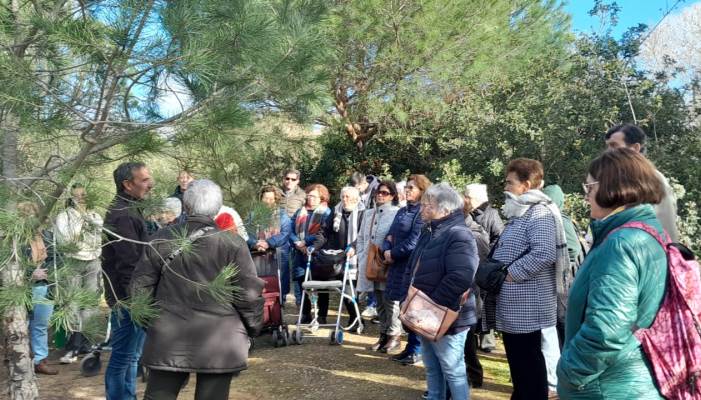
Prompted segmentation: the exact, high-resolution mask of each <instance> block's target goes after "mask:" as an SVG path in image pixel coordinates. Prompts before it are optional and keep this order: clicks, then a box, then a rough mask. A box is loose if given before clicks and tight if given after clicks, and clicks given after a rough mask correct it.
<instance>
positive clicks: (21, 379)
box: [0, 110, 39, 400]
mask: <svg viewBox="0 0 701 400" xmlns="http://www.w3.org/2000/svg"><path fill="white" fill-rule="evenodd" d="M0 127H1V128H2V133H3V143H2V146H3V148H2V172H3V175H4V177H5V178H6V179H5V180H3V181H2V182H0V184H2V185H4V186H6V187H7V188H8V189H10V192H11V193H12V192H15V191H16V189H17V188H16V185H17V184H16V181H15V180H13V179H15V178H17V137H18V134H19V119H18V118H17V116H16V115H14V114H13V112H12V110H9V111H8V112H7V113H6V114H5V115H4V117H3V119H2V122H1V125H0ZM14 206H15V204H14V203H12V202H11V203H10V204H8V208H10V209H14ZM10 240H12V256H11V258H10V260H9V262H8V264H7V265H6V266H5V268H3V269H2V275H0V277H1V278H2V285H3V287H10V286H22V285H24V284H25V282H26V280H25V276H24V269H23V268H22V266H21V265H20V263H19V258H18V254H19V252H20V251H21V250H20V244H19V243H17V239H16V238H12V239H10ZM2 327H3V337H4V339H5V342H4V346H3V347H4V352H5V359H6V360H7V368H8V373H9V383H10V384H9V385H8V387H7V394H8V395H9V396H10V399H12V400H29V399H37V398H39V390H38V388H37V382H36V376H35V375H34V362H33V360H32V358H31V357H30V356H29V354H30V351H29V324H28V321H27V310H26V309H25V308H24V307H23V306H18V307H10V308H9V309H8V310H7V311H6V312H5V315H3V320H2Z"/></svg>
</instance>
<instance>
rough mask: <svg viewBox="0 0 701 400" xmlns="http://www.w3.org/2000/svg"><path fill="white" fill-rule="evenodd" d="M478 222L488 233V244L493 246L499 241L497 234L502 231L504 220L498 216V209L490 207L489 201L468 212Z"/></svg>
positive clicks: (499, 234)
mask: <svg viewBox="0 0 701 400" xmlns="http://www.w3.org/2000/svg"><path fill="white" fill-rule="evenodd" d="M470 214H471V215H472V218H473V219H474V220H475V222H477V223H478V224H480V225H482V227H483V228H484V230H486V231H487V233H489V246H490V247H494V245H495V244H497V242H498V241H499V236H501V233H502V232H503V231H504V222H503V221H502V220H501V216H499V211H497V210H496V209H494V208H492V206H490V205H489V203H484V204H482V205H481V206H479V207H477V208H476V209H474V210H472V212H471V213H470Z"/></svg>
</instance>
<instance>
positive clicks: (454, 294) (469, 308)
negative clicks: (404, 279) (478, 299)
mask: <svg viewBox="0 0 701 400" xmlns="http://www.w3.org/2000/svg"><path fill="white" fill-rule="evenodd" d="M427 225H428V226H427V227H426V228H425V229H424V230H423V233H422V234H421V237H420V238H419V242H418V244H417V245H416V249H415V250H414V253H413V254H412V256H411V259H410V261H409V267H408V268H409V269H410V270H411V272H410V275H411V276H412V277H413V285H414V287H415V288H417V289H419V290H421V291H422V292H424V293H426V294H427V295H428V297H430V298H431V300H433V301H435V302H436V303H438V304H440V305H442V306H445V307H448V308H450V309H452V310H454V311H458V310H460V314H459V315H458V319H457V320H455V322H454V323H453V325H452V326H451V327H450V329H449V330H448V332H447V334H448V335H453V334H456V333H459V332H462V331H464V330H466V329H467V328H469V327H470V326H472V325H474V324H476V323H477V318H476V316H475V295H474V293H472V292H471V293H470V295H469V297H468V300H467V302H466V303H465V304H464V305H463V306H462V308H461V307H460V299H461V297H462V295H463V293H465V291H467V290H468V289H471V288H472V286H473V283H474V277H475V272H477V265H478V264H479V257H478V255H477V244H476V242H475V238H474V237H473V236H472V232H470V229H469V228H468V227H467V225H465V216H464V214H463V212H462V211H456V212H453V213H451V214H450V215H448V216H446V217H443V218H441V219H438V220H434V221H431V222H430V223H429V224H427ZM410 282H411V281H410Z"/></svg>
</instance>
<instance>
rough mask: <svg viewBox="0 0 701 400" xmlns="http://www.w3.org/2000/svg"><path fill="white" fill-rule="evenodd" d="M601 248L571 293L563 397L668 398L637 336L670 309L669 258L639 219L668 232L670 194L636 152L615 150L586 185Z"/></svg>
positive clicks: (596, 164) (597, 163) (560, 371)
mask: <svg viewBox="0 0 701 400" xmlns="http://www.w3.org/2000/svg"><path fill="white" fill-rule="evenodd" d="M583 186H584V191H585V199H586V200H587V202H588V203H589V204H590V206H591V217H592V220H593V221H592V223H591V231H592V233H593V235H594V244H593V247H592V250H591V252H590V253H589V254H588V255H587V257H586V259H585V261H584V263H583V264H582V266H581V268H580V269H579V272H578V274H577V277H576V278H575V281H574V283H573V285H572V287H571V289H570V292H569V300H568V307H567V317H566V320H565V343H564V347H563V349H562V355H561V357H560V363H559V364H558V367H557V375H558V394H559V395H560V398H561V399H587V400H591V399H646V400H648V399H661V398H662V397H661V396H660V394H659V391H658V390H657V388H656V386H655V381H654V378H653V375H652V372H651V368H650V365H649V361H648V360H647V357H646V356H645V354H644V353H643V350H642V348H641V346H640V343H639V342H638V341H637V339H636V338H635V336H633V332H634V331H635V330H636V329H638V328H648V327H649V326H650V325H651V324H652V322H653V321H654V319H655V315H656V314H657V311H658V310H659V308H660V305H661V304H662V299H663V297H664V293H665V288H666V283H667V258H666V256H665V252H664V250H663V249H662V247H661V246H660V245H659V244H658V243H657V241H656V240H655V239H654V238H653V237H652V236H650V235H649V234H647V233H645V232H643V231H642V230H639V229H634V228H623V229H619V228H620V227H621V226H622V225H623V224H625V223H628V222H633V221H638V222H642V223H645V224H647V225H650V226H652V227H653V228H655V229H657V230H658V231H659V232H660V233H662V231H663V230H662V227H661V225H660V223H659V221H658V220H657V217H656V216H655V211H654V209H653V207H652V205H651V204H656V203H658V202H659V201H660V196H661V195H662V193H664V190H663V187H662V183H661V182H660V180H659V179H658V178H657V176H656V174H655V168H654V166H653V165H652V163H650V162H649V161H648V160H647V159H646V158H645V157H643V156H642V155H640V154H638V153H636V152H633V151H631V150H628V149H618V150H613V151H607V152H605V153H604V154H602V155H601V156H600V157H599V158H597V159H596V160H594V161H593V162H592V163H591V165H590V166H589V176H587V182H586V183H585V184H584V185H583Z"/></svg>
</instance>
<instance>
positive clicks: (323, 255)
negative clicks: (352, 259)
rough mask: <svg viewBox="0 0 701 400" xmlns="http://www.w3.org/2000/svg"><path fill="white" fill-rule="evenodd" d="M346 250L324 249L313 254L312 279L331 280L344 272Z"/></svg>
mask: <svg viewBox="0 0 701 400" xmlns="http://www.w3.org/2000/svg"><path fill="white" fill-rule="evenodd" d="M345 262H346V252H345V251H343V250H327V249H322V250H319V251H315V252H314V253H313V254H312V268H311V272H312V279H314V280H318V281H324V280H329V279H332V278H335V277H336V276H338V275H341V274H342V273H343V265H344V264H345Z"/></svg>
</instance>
